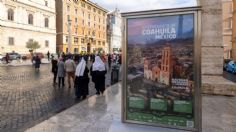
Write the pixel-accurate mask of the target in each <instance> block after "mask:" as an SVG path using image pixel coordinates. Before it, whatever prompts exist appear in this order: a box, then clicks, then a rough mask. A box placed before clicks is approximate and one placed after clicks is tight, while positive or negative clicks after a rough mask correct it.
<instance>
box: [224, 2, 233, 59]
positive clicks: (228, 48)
mask: <svg viewBox="0 0 236 132" xmlns="http://www.w3.org/2000/svg"><path fill="white" fill-rule="evenodd" d="M222 6H223V8H222V9H223V13H222V15H223V45H224V58H225V59H230V58H232V28H233V19H232V16H233V1H232V0H222Z"/></svg>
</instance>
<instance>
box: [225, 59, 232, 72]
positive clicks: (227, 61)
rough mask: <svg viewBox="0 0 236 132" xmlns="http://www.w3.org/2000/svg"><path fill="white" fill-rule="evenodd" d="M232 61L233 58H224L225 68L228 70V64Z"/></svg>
mask: <svg viewBox="0 0 236 132" xmlns="http://www.w3.org/2000/svg"><path fill="white" fill-rule="evenodd" d="M230 61H232V60H231V59H224V66H223V69H224V70H226V67H227V64H228V63H229V62H230Z"/></svg>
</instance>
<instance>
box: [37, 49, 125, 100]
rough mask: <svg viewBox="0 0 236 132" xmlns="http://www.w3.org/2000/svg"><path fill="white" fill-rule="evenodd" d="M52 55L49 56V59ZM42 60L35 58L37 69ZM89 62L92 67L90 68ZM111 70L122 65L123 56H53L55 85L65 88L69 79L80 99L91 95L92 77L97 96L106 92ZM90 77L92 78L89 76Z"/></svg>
mask: <svg viewBox="0 0 236 132" xmlns="http://www.w3.org/2000/svg"><path fill="white" fill-rule="evenodd" d="M49 57H50V54H48V58H49ZM37 61H39V63H40V58H39V57H37V56H36V58H35V68H36V69H39V68H40V64H39V65H38V62H37ZM88 62H89V63H90V64H91V67H90V68H89V67H88ZM106 63H108V67H109V68H111V64H121V55H119V54H108V55H105V54H100V55H95V54H84V55H82V54H75V55H72V54H64V53H62V54H61V55H58V57H54V56H53V55H52V56H51V64H52V69H51V71H52V73H53V75H54V79H53V83H54V85H56V84H57V85H58V87H59V88H60V87H64V86H65V77H67V82H68V87H69V88H71V87H72V86H73V87H74V88H75V95H76V97H77V98H78V99H80V98H82V99H85V98H86V97H87V95H88V94H89V82H90V76H91V80H92V82H93V83H94V84H95V89H96V94H97V95H100V94H103V93H104V90H105V80H106V76H105V75H106V73H107V67H106ZM89 75H90V76H89Z"/></svg>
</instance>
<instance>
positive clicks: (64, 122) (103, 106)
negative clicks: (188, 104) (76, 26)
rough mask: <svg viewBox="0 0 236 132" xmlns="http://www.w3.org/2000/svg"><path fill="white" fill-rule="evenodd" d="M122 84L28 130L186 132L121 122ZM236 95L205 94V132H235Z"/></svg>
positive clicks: (51, 131) (62, 131)
mask: <svg viewBox="0 0 236 132" xmlns="http://www.w3.org/2000/svg"><path fill="white" fill-rule="evenodd" d="M120 107H121V85H120V84H116V85H113V86H112V87H110V88H108V89H107V90H106V92H105V96H96V95H95V96H92V97H90V98H89V99H87V100H84V101H83V102H81V103H79V104H77V105H75V106H73V107H71V108H69V109H67V110H65V111H63V112H61V113H59V114H58V115H56V116H54V117H52V118H50V119H48V120H46V121H44V122H42V123H40V124H38V125H36V126H34V127H32V128H30V129H28V130H27V131H26V132H184V131H180V130H173V129H166V128H157V127H151V126H143V125H135V124H123V123H121V108H120ZM235 109H236V97H225V96H203V123H202V124H203V132H236V126H235V124H236V111H235Z"/></svg>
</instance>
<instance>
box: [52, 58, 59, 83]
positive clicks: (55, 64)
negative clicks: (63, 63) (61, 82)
mask: <svg viewBox="0 0 236 132" xmlns="http://www.w3.org/2000/svg"><path fill="white" fill-rule="evenodd" d="M51 63H52V73H53V84H56V79H57V71H58V66H57V63H58V61H57V59H55V58H54V56H52V62H51Z"/></svg>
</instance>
